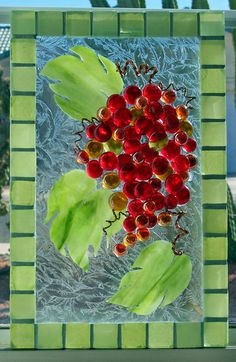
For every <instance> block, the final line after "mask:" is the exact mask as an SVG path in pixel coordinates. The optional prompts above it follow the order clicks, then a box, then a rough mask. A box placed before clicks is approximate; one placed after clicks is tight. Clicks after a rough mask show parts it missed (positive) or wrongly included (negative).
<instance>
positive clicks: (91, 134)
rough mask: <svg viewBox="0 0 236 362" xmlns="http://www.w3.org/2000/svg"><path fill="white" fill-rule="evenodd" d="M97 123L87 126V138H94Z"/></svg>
mask: <svg viewBox="0 0 236 362" xmlns="http://www.w3.org/2000/svg"><path fill="white" fill-rule="evenodd" d="M96 127H97V126H96V125H95V124H90V125H89V126H88V127H86V131H85V133H86V137H87V138H91V139H93V138H94V132H95V129H96Z"/></svg>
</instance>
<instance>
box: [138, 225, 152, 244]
mask: <svg viewBox="0 0 236 362" xmlns="http://www.w3.org/2000/svg"><path fill="white" fill-rule="evenodd" d="M136 235H137V239H138V240H140V241H146V240H148V239H149V237H150V231H149V230H148V228H139V229H137V232H136Z"/></svg>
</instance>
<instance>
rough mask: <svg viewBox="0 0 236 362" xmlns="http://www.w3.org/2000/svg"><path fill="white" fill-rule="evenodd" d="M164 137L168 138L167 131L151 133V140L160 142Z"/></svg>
mask: <svg viewBox="0 0 236 362" xmlns="http://www.w3.org/2000/svg"><path fill="white" fill-rule="evenodd" d="M164 138H166V132H165V131H156V132H153V133H152V134H151V135H150V137H149V141H150V142H154V143H155V142H159V141H161V140H163V139H164Z"/></svg>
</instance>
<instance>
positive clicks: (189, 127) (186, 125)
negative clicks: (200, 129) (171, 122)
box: [179, 120, 193, 136]
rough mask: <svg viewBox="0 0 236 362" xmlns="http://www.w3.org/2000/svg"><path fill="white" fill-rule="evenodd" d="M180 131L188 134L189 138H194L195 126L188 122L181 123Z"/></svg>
mask: <svg viewBox="0 0 236 362" xmlns="http://www.w3.org/2000/svg"><path fill="white" fill-rule="evenodd" d="M179 129H180V131H184V132H186V133H187V135H188V136H192V134H193V126H192V125H191V123H190V122H189V121H187V120H185V121H182V122H180V124H179Z"/></svg>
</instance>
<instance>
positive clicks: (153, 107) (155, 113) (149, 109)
mask: <svg viewBox="0 0 236 362" xmlns="http://www.w3.org/2000/svg"><path fill="white" fill-rule="evenodd" d="M161 114H162V105H161V103H159V102H156V101H151V102H149V103H148V105H147V106H146V107H145V108H144V115H145V116H146V117H147V118H149V119H151V120H153V121H155V120H157V119H159V117H160V115H161Z"/></svg>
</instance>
